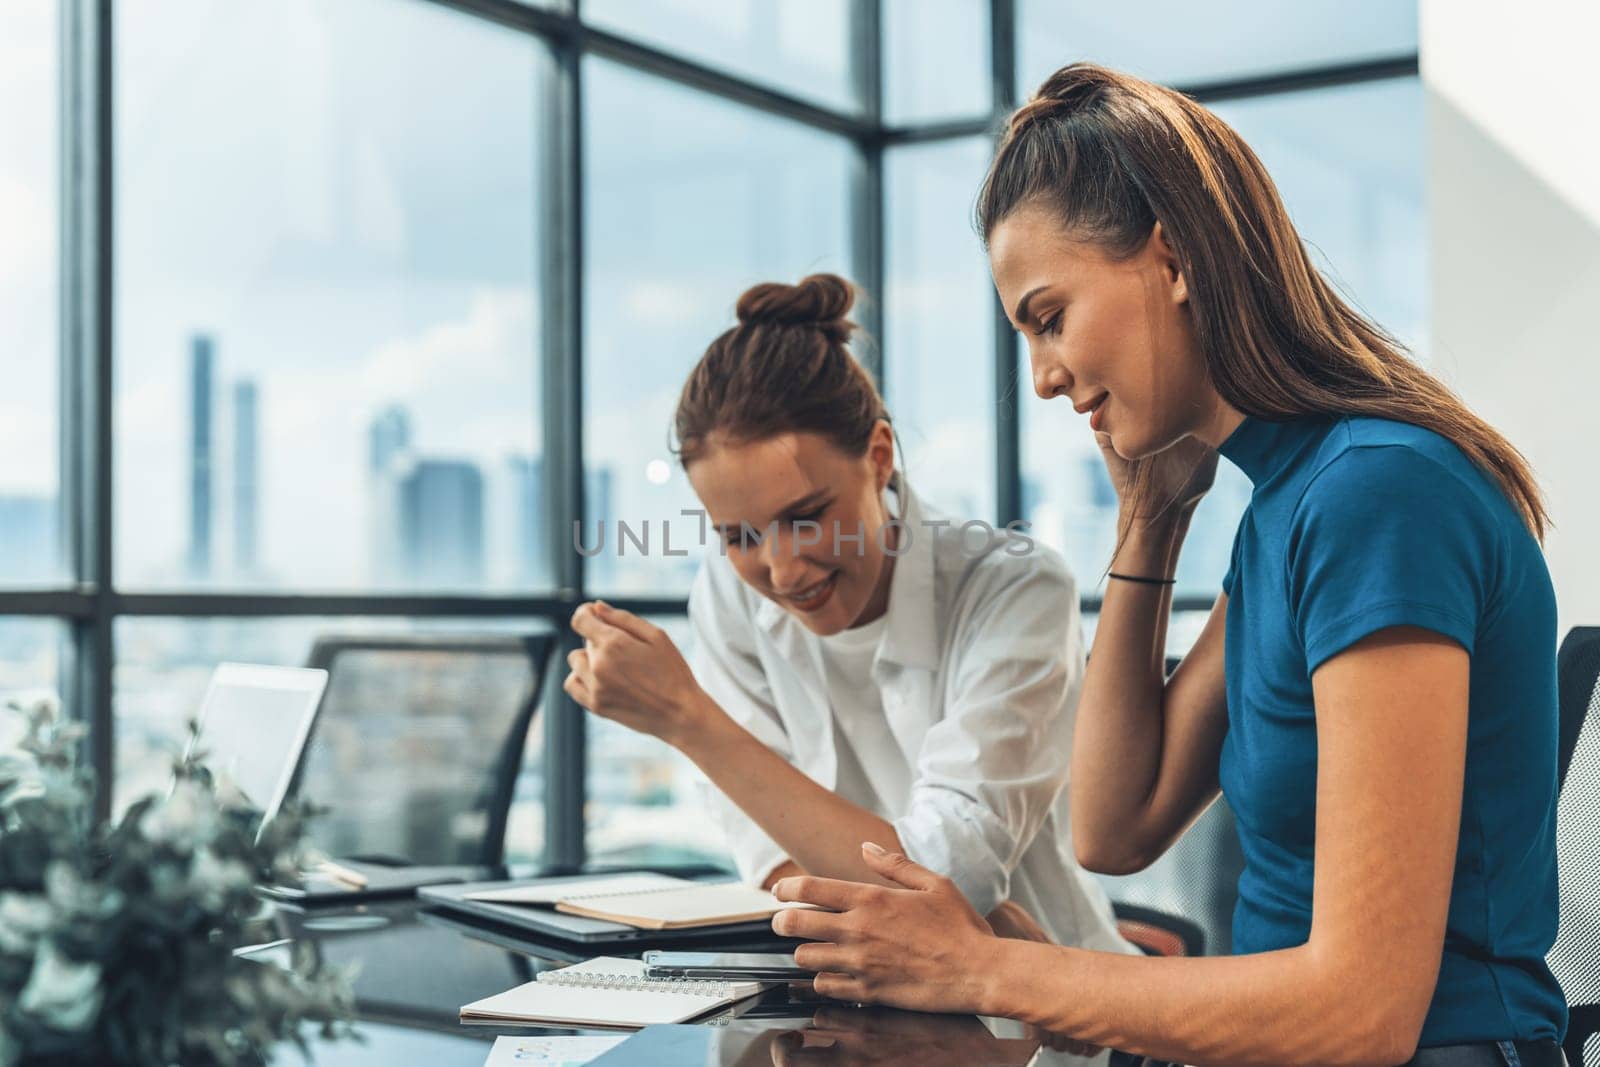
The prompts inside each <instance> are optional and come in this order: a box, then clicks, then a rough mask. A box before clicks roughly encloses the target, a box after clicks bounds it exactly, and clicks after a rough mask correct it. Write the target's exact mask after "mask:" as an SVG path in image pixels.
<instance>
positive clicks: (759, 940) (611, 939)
mask: <svg viewBox="0 0 1600 1067" xmlns="http://www.w3.org/2000/svg"><path fill="white" fill-rule="evenodd" d="M593 879H594V875H592V874H580V875H572V876H570V877H559V878H541V879H539V882H540V884H541V885H560V884H561V883H562V882H587V881H592V880H593ZM515 884H519V883H514V882H504V881H498V882H468V883H466V884H464V885H432V886H425V887H423V888H421V889H419V890H417V900H418V902H419V903H420V904H422V905H423V906H424V907H427V908H432V909H436V910H437V911H441V912H446V913H450V914H452V915H455V916H458V917H466V918H470V919H472V920H474V921H476V922H480V923H490V924H493V925H496V926H500V927H509V928H511V929H514V930H517V931H519V932H522V933H527V934H533V935H535V936H538V937H541V938H555V939H557V940H560V941H566V942H569V943H576V944H580V945H599V944H610V945H616V944H624V945H626V944H628V943H630V942H637V943H639V946H638V947H639V948H641V949H642V948H644V947H645V946H646V945H648V946H650V947H668V946H673V945H681V946H685V947H687V946H692V945H714V944H723V945H725V944H728V943H730V942H733V943H737V944H739V945H741V946H746V945H749V946H756V945H760V946H771V947H772V948H773V949H774V950H778V949H788V950H791V951H792V948H793V946H794V945H795V944H797V943H798V942H796V941H794V940H793V939H790V938H783V937H779V936H778V935H777V934H774V933H773V932H772V924H771V923H770V922H769V921H767V920H765V919H763V920H760V921H758V922H746V923H728V924H726V925H722V926H703V927H697V928H693V929H684V930H641V929H639V928H638V927H635V926H626V925H624V924H622V923H616V922H609V921H607V920H605V919H590V918H587V917H586V916H582V915H567V914H565V913H564V912H559V911H556V910H555V909H553V908H540V907H529V906H527V905H523V904H501V903H496V902H494V901H489V900H473V899H471V894H473V893H478V892H481V891H484V890H489V889H503V888H505V887H507V886H508V885H515Z"/></svg>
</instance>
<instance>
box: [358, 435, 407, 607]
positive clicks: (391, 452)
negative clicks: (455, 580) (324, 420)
mask: <svg viewBox="0 0 1600 1067" xmlns="http://www.w3.org/2000/svg"><path fill="white" fill-rule="evenodd" d="M411 462H412V455H411V414H410V412H408V411H406V409H405V408H403V407H400V406H399V405H398V404H395V405H391V406H389V407H386V408H384V409H383V410H382V411H380V412H378V414H377V416H376V417H374V418H373V420H372V424H371V425H370V426H369V427H368V428H367V475H368V480H367V503H368V508H369V511H368V516H367V530H368V537H367V553H368V567H369V568H370V575H369V576H370V578H371V580H372V581H373V582H374V583H375V584H379V585H386V584H392V583H395V582H399V581H402V580H404V579H405V577H406V575H405V574H404V573H403V570H402V568H403V560H402V555H403V549H402V545H401V527H402V523H401V515H400V511H401V507H400V483H401V481H402V480H403V479H404V478H405V476H406V474H407V472H408V470H409V469H410V466H411Z"/></svg>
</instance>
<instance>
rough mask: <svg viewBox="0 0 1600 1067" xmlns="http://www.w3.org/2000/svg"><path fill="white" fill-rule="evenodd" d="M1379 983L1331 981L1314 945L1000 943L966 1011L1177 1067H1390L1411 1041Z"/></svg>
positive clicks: (1347, 977) (1345, 977)
mask: <svg viewBox="0 0 1600 1067" xmlns="http://www.w3.org/2000/svg"><path fill="white" fill-rule="evenodd" d="M1382 987H1383V983H1381V982H1377V981H1364V980H1362V979H1361V977H1360V976H1359V975H1355V974H1347V973H1339V972H1338V970H1337V969H1336V968H1335V967H1333V966H1330V965H1327V964H1325V963H1323V962H1322V961H1320V960H1319V958H1318V956H1317V955H1316V953H1315V952H1314V951H1313V949H1312V948H1311V946H1309V945H1302V946H1299V947H1297V948H1291V949H1284V950H1281V951H1277V952H1266V953H1260V954H1256V955H1250V956H1219V957H1204V958H1195V959H1147V958H1142V957H1137V956H1118V955H1114V954H1111V953H1102V952H1090V951H1087V950H1084V949H1076V948H1062V947H1058V946H1055V945H1042V944H1036V943H1032V942H1023V941H998V942H995V944H994V946H993V957H992V963H991V964H990V966H989V967H988V975H987V977H986V978H985V980H984V984H983V993H982V994H981V1002H980V1003H977V1004H974V1005H973V1006H972V1007H973V1010H976V1011H978V1012H980V1013H982V1014H988V1015H999V1016H1004V1017H1008V1018H1013V1019H1020V1020H1023V1021H1025V1022H1029V1023H1033V1024H1035V1025H1037V1026H1039V1027H1042V1028H1044V1029H1047V1030H1050V1031H1052V1032H1054V1033H1060V1034H1066V1035H1069V1036H1071V1037H1075V1038H1078V1039H1080V1040H1084V1041H1088V1042H1091V1043H1093V1044H1096V1045H1102V1046H1106V1047H1110V1048H1116V1049H1121V1050H1123V1051H1126V1052H1131V1053H1135V1054H1137V1055H1144V1056H1150V1057H1153V1058H1155V1059H1159V1060H1170V1061H1172V1062H1175V1063H1187V1064H1194V1065H1197V1067H1199V1065H1204V1064H1212V1063H1217V1064H1222V1063H1226V1064H1246V1065H1247V1064H1284V1063H1294V1064H1364V1063H1374V1064H1394V1063H1400V1062H1402V1061H1404V1060H1405V1059H1407V1058H1408V1057H1409V1056H1410V1055H1411V1049H1410V1048H1408V1047H1407V1046H1408V1044H1414V1043H1415V1039H1416V1035H1415V1033H1414V1032H1413V1033H1409V1034H1407V1033H1406V1032H1405V1027H1404V1025H1403V1024H1401V1023H1399V1022H1397V1021H1396V1020H1395V1019H1394V1018H1393V1015H1392V1013H1391V1012H1390V1011H1389V1006H1388V1005H1387V1004H1385V1003H1384V1002H1383V1001H1382V999H1381V990H1382Z"/></svg>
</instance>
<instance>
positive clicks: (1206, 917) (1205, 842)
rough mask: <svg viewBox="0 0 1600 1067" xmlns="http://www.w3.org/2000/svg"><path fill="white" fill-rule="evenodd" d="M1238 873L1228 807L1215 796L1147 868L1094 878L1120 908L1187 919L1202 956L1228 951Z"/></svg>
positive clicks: (1239, 858) (1239, 856)
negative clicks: (1196, 930) (1197, 936)
mask: <svg viewBox="0 0 1600 1067" xmlns="http://www.w3.org/2000/svg"><path fill="white" fill-rule="evenodd" d="M1243 871H1244V853H1243V851H1241V850H1240V848H1239V832H1238V830H1237V829H1235V827H1234V819H1233V809H1232V808H1230V807H1228V802H1227V801H1226V800H1223V799H1222V798H1221V797H1218V798H1217V800H1216V802H1215V803H1214V804H1212V805H1211V807H1210V808H1208V809H1207V810H1206V813H1205V814H1204V815H1202V816H1200V818H1198V819H1196V820H1195V823H1194V825H1193V826H1191V827H1189V829H1188V830H1187V831H1186V832H1185V833H1184V835H1183V836H1182V837H1180V838H1178V841H1177V843H1176V844H1174V845H1173V846H1172V847H1171V848H1169V849H1167V851H1166V852H1165V853H1163V854H1162V856H1161V858H1160V859H1158V860H1156V861H1155V862H1154V863H1152V864H1151V865H1150V866H1148V867H1146V868H1145V869H1144V870H1142V871H1139V872H1138V873H1136V874H1127V875H1100V876H1099V878H1100V882H1101V884H1102V885H1104V886H1105V889H1106V893H1107V894H1108V895H1109V896H1110V897H1111V899H1112V900H1113V901H1115V902H1116V904H1117V906H1118V907H1119V908H1120V907H1123V906H1125V905H1130V904H1131V905H1135V906H1138V907H1143V908H1153V909H1155V910H1156V911H1158V912H1165V913H1166V914H1168V915H1171V916H1177V917H1179V918H1181V919H1187V920H1188V921H1189V922H1190V923H1191V924H1193V925H1194V926H1196V927H1198V928H1199V930H1200V931H1201V933H1202V934H1203V938H1202V940H1201V944H1202V946H1203V950H1204V952H1205V953H1206V954H1207V955H1214V956H1215V955H1221V956H1226V955H1228V954H1229V953H1230V952H1232V951H1233V907H1234V905H1235V904H1236V903H1237V902H1238V900H1239V875H1240V874H1241V873H1243Z"/></svg>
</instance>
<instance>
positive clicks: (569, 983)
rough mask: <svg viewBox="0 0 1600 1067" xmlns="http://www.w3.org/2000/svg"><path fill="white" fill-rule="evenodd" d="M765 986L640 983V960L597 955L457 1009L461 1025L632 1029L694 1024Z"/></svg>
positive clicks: (659, 980)
mask: <svg viewBox="0 0 1600 1067" xmlns="http://www.w3.org/2000/svg"><path fill="white" fill-rule="evenodd" d="M769 984H770V983H766V982H701V981H692V980H688V979H682V978H646V977H645V976H644V963H643V961H641V960H624V959H617V958H615V957H612V956H601V957H599V958H598V959H592V960H589V961H587V962H585V963H578V964H574V965H573V966H571V967H563V968H561V969H560V970H558V971H545V972H544V973H543V974H541V975H539V977H538V978H537V979H535V980H534V981H532V982H526V983H524V984H522V985H519V986H517V987H516V988H515V989H508V990H506V991H505V992H504V993H496V994H495V995H494V996H492V997H485V998H484V999H482V1000H475V1001H473V1002H472V1003H471V1004H468V1005H466V1006H465V1007H463V1008H462V1009H461V1021H462V1022H464V1023H515V1024H529V1023H539V1024H546V1025H551V1026H603V1027H614V1028H617V1029H627V1030H637V1029H639V1028H640V1027H644V1026H653V1025H656V1024H658V1023H681V1022H688V1021H690V1020H692V1019H698V1018H700V1017H701V1016H703V1015H707V1014H710V1013H711V1012H714V1011H716V1010H717V1009H719V1008H723V1007H726V1006H727V1005H729V1004H733V1003H735V1002H737V1001H740V1000H744V999H745V998H747V997H753V996H755V995H756V994H758V993H760V992H761V991H762V990H764V989H766V988H767V987H768V985H769Z"/></svg>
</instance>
